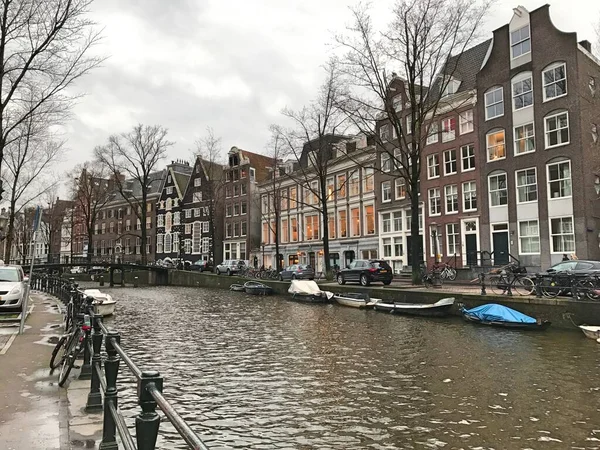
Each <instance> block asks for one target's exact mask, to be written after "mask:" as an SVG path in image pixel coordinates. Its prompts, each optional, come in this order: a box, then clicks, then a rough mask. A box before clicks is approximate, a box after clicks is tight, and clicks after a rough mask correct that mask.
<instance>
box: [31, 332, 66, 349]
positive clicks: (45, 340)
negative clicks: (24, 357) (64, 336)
mask: <svg viewBox="0 0 600 450" xmlns="http://www.w3.org/2000/svg"><path fill="white" fill-rule="evenodd" d="M60 336H61V335H60V334H43V335H41V336H40V338H41V339H40V340H39V341H35V342H34V344H39V345H48V346H50V347H54V346H55V345H56V343H57V342H58V339H59V338H60Z"/></svg>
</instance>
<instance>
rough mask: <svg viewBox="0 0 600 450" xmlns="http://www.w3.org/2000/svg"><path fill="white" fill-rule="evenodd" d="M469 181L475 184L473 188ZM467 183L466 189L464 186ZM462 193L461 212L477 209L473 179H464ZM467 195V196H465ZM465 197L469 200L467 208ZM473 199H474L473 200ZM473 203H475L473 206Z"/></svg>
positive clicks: (474, 182)
mask: <svg viewBox="0 0 600 450" xmlns="http://www.w3.org/2000/svg"><path fill="white" fill-rule="evenodd" d="M471 183H472V185H473V186H475V189H470V188H471ZM466 185H469V189H466V188H465V186H466ZM462 193H463V205H462V206H463V212H469V211H477V182H476V181H475V180H471V181H465V182H464V183H463V184H462ZM467 195H468V197H467ZM467 199H468V202H469V208H467ZM473 199H475V200H474V201H473ZM473 203H475V207H474V208H473Z"/></svg>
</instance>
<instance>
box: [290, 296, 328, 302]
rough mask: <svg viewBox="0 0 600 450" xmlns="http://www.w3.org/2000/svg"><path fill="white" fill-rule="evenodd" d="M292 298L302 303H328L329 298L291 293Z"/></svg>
mask: <svg viewBox="0 0 600 450" xmlns="http://www.w3.org/2000/svg"><path fill="white" fill-rule="evenodd" d="M292 300H294V301H297V302H304V303H329V299H328V298H327V297H325V296H323V295H303V294H292Z"/></svg>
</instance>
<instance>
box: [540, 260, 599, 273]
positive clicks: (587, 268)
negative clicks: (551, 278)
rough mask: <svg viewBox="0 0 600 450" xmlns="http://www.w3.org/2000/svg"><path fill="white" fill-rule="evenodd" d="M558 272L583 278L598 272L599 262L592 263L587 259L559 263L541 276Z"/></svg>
mask: <svg viewBox="0 0 600 450" xmlns="http://www.w3.org/2000/svg"><path fill="white" fill-rule="evenodd" d="M560 272H565V275H566V273H567V272H571V274H573V275H576V276H578V277H579V276H581V277H585V276H588V275H591V274H593V273H597V272H600V261H592V260H588V259H573V260H570V261H561V262H559V263H558V264H554V265H553V266H552V267H549V268H548V269H547V270H546V272H543V273H542V275H554V274H557V273H560Z"/></svg>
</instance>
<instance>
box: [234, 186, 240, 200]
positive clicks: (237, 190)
mask: <svg viewBox="0 0 600 450" xmlns="http://www.w3.org/2000/svg"><path fill="white" fill-rule="evenodd" d="M233 196H234V197H239V196H240V185H239V184H234V185H233Z"/></svg>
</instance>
